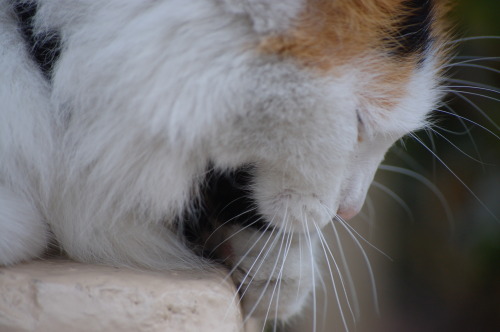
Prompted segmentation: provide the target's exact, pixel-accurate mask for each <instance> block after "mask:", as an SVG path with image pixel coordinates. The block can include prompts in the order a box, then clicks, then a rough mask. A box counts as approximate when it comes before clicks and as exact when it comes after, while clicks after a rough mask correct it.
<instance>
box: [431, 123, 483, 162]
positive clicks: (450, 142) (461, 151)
mask: <svg viewBox="0 0 500 332" xmlns="http://www.w3.org/2000/svg"><path fill="white" fill-rule="evenodd" d="M430 130H432V131H433V132H434V134H435V135H438V136H439V137H441V138H442V139H444V140H445V141H446V142H448V143H449V144H450V145H451V146H453V147H454V148H455V149H457V151H459V152H460V153H462V154H463V155H464V156H466V157H468V158H470V159H472V160H474V161H475V162H477V163H479V164H482V165H491V164H487V163H485V162H483V161H482V160H479V159H476V158H474V157H472V156H471V155H470V154H468V153H466V152H465V151H464V150H462V149H460V148H459V147H458V146H457V145H456V144H453V142H452V141H450V140H449V139H447V138H446V137H445V136H444V135H443V134H441V133H440V132H438V131H437V130H434V129H432V128H430Z"/></svg>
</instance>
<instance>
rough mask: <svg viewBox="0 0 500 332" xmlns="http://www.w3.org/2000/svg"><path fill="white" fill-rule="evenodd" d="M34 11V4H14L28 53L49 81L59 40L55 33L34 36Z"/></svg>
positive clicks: (57, 55)
mask: <svg viewBox="0 0 500 332" xmlns="http://www.w3.org/2000/svg"><path fill="white" fill-rule="evenodd" d="M36 10H37V4H36V2H22V3H16V4H14V12H15V14H16V15H17V18H18V21H19V27H20V30H21V32H22V34H23V38H24V40H25V42H26V44H27V47H28V51H29V53H30V54H31V55H32V57H33V59H34V60H35V61H36V63H37V64H38V66H39V67H40V70H41V71H42V72H43V74H44V75H45V77H47V78H49V79H50V78H51V76H52V69H53V67H54V64H55V62H56V61H57V59H58V57H59V54H60V46H61V38H60V36H59V35H58V34H57V33H56V32H48V33H44V34H35V31H34V29H33V18H34V17H35V15H36Z"/></svg>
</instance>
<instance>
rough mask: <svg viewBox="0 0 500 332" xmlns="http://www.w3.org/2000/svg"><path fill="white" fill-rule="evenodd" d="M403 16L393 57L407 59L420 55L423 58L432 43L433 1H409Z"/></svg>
mask: <svg viewBox="0 0 500 332" xmlns="http://www.w3.org/2000/svg"><path fill="white" fill-rule="evenodd" d="M403 5H404V6H405V12H404V13H403V14H402V15H401V21H400V28H399V29H398V34H397V36H395V37H396V40H397V42H396V45H395V47H394V51H393V52H392V55H395V56H398V57H406V56H409V55H413V54H418V55H420V56H421V57H422V58H423V57H424V56H425V51H426V49H427V48H428V47H429V45H430V43H431V42H432V40H431V39H432V38H431V24H432V20H433V14H434V9H433V8H434V6H433V0H407V1H404V2H403Z"/></svg>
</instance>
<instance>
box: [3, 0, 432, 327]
mask: <svg viewBox="0 0 500 332" xmlns="http://www.w3.org/2000/svg"><path fill="white" fill-rule="evenodd" d="M39 4H40V7H39V12H38V15H37V17H36V26H37V29H38V30H39V31H43V30H51V29H55V30H59V31H60V32H61V36H62V43H63V52H62V54H61V57H60V59H59V61H58V63H57V65H56V67H55V71H54V74H53V78H52V86H51V87H50V89H51V90H50V91H49V87H48V86H47V83H45V80H44V79H43V77H42V76H41V74H40V73H38V70H37V68H36V67H35V65H34V64H33V63H32V61H31V59H30V58H29V56H28V55H27V54H26V51H25V50H24V45H23V42H22V39H21V37H20V35H19V32H18V31H17V30H16V26H15V22H14V19H13V18H12V15H11V13H10V11H9V9H8V6H9V5H8V1H6V0H3V1H1V2H0V9H1V13H0V15H1V16H0V24H1V28H2V29H1V30H0V31H1V32H0V33H2V35H1V36H0V46H1V47H0V50H1V52H2V57H1V58H0V69H1V72H2V76H1V78H0V80H1V90H0V100H2V105H4V106H2V109H1V110H0V119H1V120H2V121H0V129H1V130H0V158H1V163H0V234H1V235H0V240H1V241H2V243H1V245H0V264H11V263H15V262H16V261H20V260H23V259H28V258H30V257H35V256H37V255H39V254H40V252H41V250H42V249H43V247H44V245H45V244H46V241H47V239H46V237H45V235H44V234H46V230H45V224H43V221H44V220H46V222H47V223H48V224H49V225H50V229H51V231H52V232H53V233H54V234H55V237H56V239H57V241H58V242H59V243H60V244H61V245H62V247H63V248H64V249H65V251H66V252H67V253H68V254H69V255H70V256H71V257H72V258H74V259H77V260H80V261H87V262H101V263H107V264H113V265H133V266H140V267H146V268H153V269H177V268H197V267H200V266H203V263H202V262H201V260H200V259H199V258H197V257H196V256H195V255H194V254H193V253H191V251H189V250H188V249H187V248H186V247H185V246H184V244H183V243H182V241H181V240H180V239H179V237H178V236H177V234H176V233H175V230H174V227H173V225H172V223H173V220H174V218H175V217H176V216H178V215H180V214H181V213H182V212H183V211H185V210H186V208H187V207H189V204H190V202H189V201H190V199H192V195H193V193H194V192H196V188H197V186H198V185H199V182H200V180H201V179H202V178H203V172H204V171H205V169H206V167H207V166H208V165H209V162H212V163H213V164H214V165H215V167H216V168H217V169H223V170H227V169H234V168H236V167H239V166H242V165H245V164H248V163H252V164H253V165H255V166H256V170H255V173H254V176H255V179H254V183H253V185H252V188H253V192H254V198H255V200H256V202H257V204H258V211H259V212H260V213H261V214H262V215H264V216H265V217H266V221H268V222H269V223H270V224H271V225H272V226H274V227H276V229H285V230H287V231H289V233H296V234H295V235H294V236H295V239H297V238H298V237H301V236H302V237H304V236H305V235H304V234H305V233H308V232H315V231H316V227H322V226H324V225H325V224H327V223H328V222H329V221H330V220H331V218H332V217H333V216H334V215H335V214H337V213H338V214H340V215H351V214H352V213H355V212H356V211H359V209H360V208H361V205H362V203H363V201H364V198H365V195H366V191H367V189H368V186H369V184H370V182H371V181H372V178H373V175H374V173H375V170H376V168H377V166H378V164H379V163H380V161H381V160H382V158H383V156H384V153H385V151H386V150H387V149H388V148H389V146H390V145H391V144H392V143H393V142H394V141H395V140H396V139H398V138H399V137H401V136H402V135H404V134H406V133H407V132H408V131H411V130H415V129H417V128H419V127H421V126H422V125H423V124H424V123H425V117H426V114H427V113H428V111H430V110H431V109H432V107H433V105H434V104H435V102H436V100H437V98H438V95H437V93H436V92H435V90H436V89H435V85H436V82H435V78H434V76H435V73H434V64H433V63H432V62H431V61H429V62H427V63H425V64H424V65H423V68H421V69H419V70H416V71H415V73H414V75H413V78H412V79H411V82H410V83H409V84H408V86H407V88H406V90H407V91H406V95H405V97H404V98H403V99H402V101H401V102H400V104H399V105H397V107H396V108H395V109H394V110H389V112H390V114H391V116H389V117H387V116H384V114H383V113H384V112H385V113H387V110H379V109H377V107H376V106H375V105H371V104H370V103H369V102H367V101H366V100H365V99H362V98H361V97H360V96H359V91H360V90H363V89H364V88H365V84H366V82H369V81H370V80H372V79H373V77H370V76H369V75H368V74H367V73H366V72H365V71H363V70H360V69H359V68H360V66H359V64H365V65H366V63H370V60H371V59H372V56H370V55H365V56H363V57H361V58H359V59H353V61H352V64H350V65H349V66H344V67H343V68H340V69H339V70H338V71H337V74H336V75H330V76H325V77H320V76H317V75H315V74H313V73H312V72H309V71H307V70H305V69H303V68H300V67H298V66H297V65H296V64H295V63H293V62H292V61H283V60H280V59H278V58H276V57H273V56H264V55H261V54H258V53H257V52H256V50H255V48H254V46H255V45H256V44H257V41H258V38H259V36H260V35H261V34H263V33H269V32H276V31H280V30H283V29H286V27H288V25H289V24H290V21H291V20H292V19H293V17H294V16H295V15H296V14H297V13H298V12H299V11H300V9H301V8H302V5H303V1H297V0H296V1H287V2H271V1H266V0H255V1H252V0H241V1H237V0H224V1H221V0H212V1H210V0H190V1H184V0H170V1H153V0H148V1H135V0H102V1H91V0H80V1H75V0H41V1H39ZM368 93H370V92H368ZM49 94H50V95H49ZM371 97H373V98H377V97H378V96H377V95H373V96H371ZM358 114H359V115H360V117H361V118H362V119H363V123H364V126H365V128H363V135H364V137H363V141H362V142H361V143H360V142H358V134H359V132H358V130H359V122H358ZM11 193H12V195H11ZM14 193H16V194H14ZM34 233H39V234H40V236H34V235H33V234H34ZM6 234H8V235H6ZM241 234H245V233H241ZM241 234H240V235H241ZM266 236H267V235H266ZM27 239H33V241H32V242H29V241H28V242H26V241H27ZM237 239H241V238H240V236H235V237H234V238H231V239H230V243H231V245H232V246H233V248H234V250H235V255H236V256H237V257H239V259H238V260H240V259H241V260H242V264H241V266H242V268H243V269H244V270H245V269H251V266H252V263H253V262H254V259H255V255H254V254H253V251H254V250H257V252H260V251H266V252H268V256H269V257H270V258H272V259H269V260H268V261H265V262H264V267H263V268H262V269H261V270H259V271H260V272H258V273H257V276H256V280H257V281H258V282H259V283H260V285H262V282H264V281H265V280H273V281H272V282H273V285H276V283H277V282H278V281H279V280H282V281H283V285H289V287H288V288H287V287H284V288H283V289H282V290H281V291H282V292H283V293H281V294H282V295H281V296H282V298H281V300H280V304H279V306H274V305H273V306H272V307H271V310H278V308H281V309H280V311H279V313H277V315H278V316H279V317H288V316H290V315H292V314H294V313H296V312H297V311H298V310H299V309H300V308H301V306H302V305H303V303H304V299H305V297H306V294H307V293H308V292H309V290H310V289H311V287H312V278H313V274H312V273H311V267H313V268H312V270H314V265H315V262H314V259H312V258H311V259H305V260H304V262H303V264H304V266H308V269H307V270H304V268H301V267H300V265H299V264H300V263H298V262H297V259H296V258H297V255H300V256H302V257H305V256H306V254H307V253H303V252H302V250H304V242H307V241H306V240H307V239H305V238H303V240H302V242H303V244H302V245H303V246H302V247H301V246H299V245H298V244H297V241H296V240H294V241H292V242H290V244H289V249H288V251H289V252H290V257H291V258H290V259H289V260H287V262H286V264H284V265H283V268H282V269H281V272H280V273H279V274H278V275H277V274H276V273H277V271H278V270H276V269H273V266H275V265H276V264H275V262H278V264H281V262H280V261H278V260H280V259H282V258H280V255H281V254H280V250H282V249H280V248H283V247H282V246H281V247H280V245H275V246H270V247H268V248H265V246H264V244H262V242H261V241H255V242H254V244H255V247H252V245H251V244H250V243H247V242H245V241H238V240H237ZM285 239H286V237H285ZM309 242H310V243H309V245H310V247H314V246H315V245H314V243H315V242H316V241H315V240H311V239H309ZM24 243H27V244H24ZM16 246H17V248H18V249H15V252H14V253H9V252H8V250H7V249H6V248H16ZM311 250H313V248H311ZM247 251H250V254H245V253H246V252H247ZM292 258H293V259H292ZM285 260H286V259H282V261H285ZM247 272H248V271H247ZM250 273H252V272H251V271H250ZM233 277H234V279H235V281H236V282H238V283H239V282H243V283H245V282H244V281H243V279H244V276H242V275H241V274H238V273H236V274H235V275H234V276H233ZM300 280H302V286H301V287H302V288H301V293H300V296H296V294H297V287H298V284H300ZM259 283H255V284H253V285H250V286H248V285H247V287H249V288H248V289H249V295H247V296H246V298H244V304H245V306H246V308H247V310H251V309H249V307H250V308H253V303H255V302H256V301H257V300H258V299H259V298H264V300H263V302H262V303H261V304H258V305H259V306H260V307H259V308H257V309H256V310H255V311H254V312H255V313H256V314H258V315H261V316H262V315H265V313H266V311H267V308H268V304H269V303H270V302H272V301H273V299H272V296H271V295H272V293H270V292H271V291H272V287H271V289H267V290H265V289H264V290H263V289H262V287H260V288H259ZM262 292H264V293H262ZM261 294H263V295H262V296H260V295H261ZM274 301H275V300H274ZM248 303H250V304H252V305H248ZM270 315H271V316H273V315H274V313H272V312H271V314H270Z"/></svg>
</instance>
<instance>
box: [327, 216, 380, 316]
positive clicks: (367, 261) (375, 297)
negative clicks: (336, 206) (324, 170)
mask: <svg viewBox="0 0 500 332" xmlns="http://www.w3.org/2000/svg"><path fill="white" fill-rule="evenodd" d="M337 220H338V221H339V223H340V225H341V226H342V227H344V229H345V230H346V231H347V233H348V234H349V235H350V237H351V238H352V239H353V240H354V243H355V244H356V245H357V247H358V248H359V250H360V252H361V255H362V256H363V259H364V261H365V264H366V266H367V268H368V274H369V276H370V282H371V285H372V296H373V305H374V307H375V312H376V313H377V315H380V307H379V303H378V292H377V285H376V283H375V275H374V273H373V269H372V265H371V263H370V259H369V258H368V255H367V254H366V252H365V250H364V248H363V246H362V245H361V243H360V242H359V240H358V239H357V238H356V237H355V236H354V234H353V233H352V232H351V230H350V229H349V228H351V229H352V227H351V226H350V225H349V224H347V222H346V221H345V220H343V219H342V218H341V217H339V216H337ZM330 225H331V226H332V228H334V226H333V223H330ZM358 236H359V234H358Z"/></svg>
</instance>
